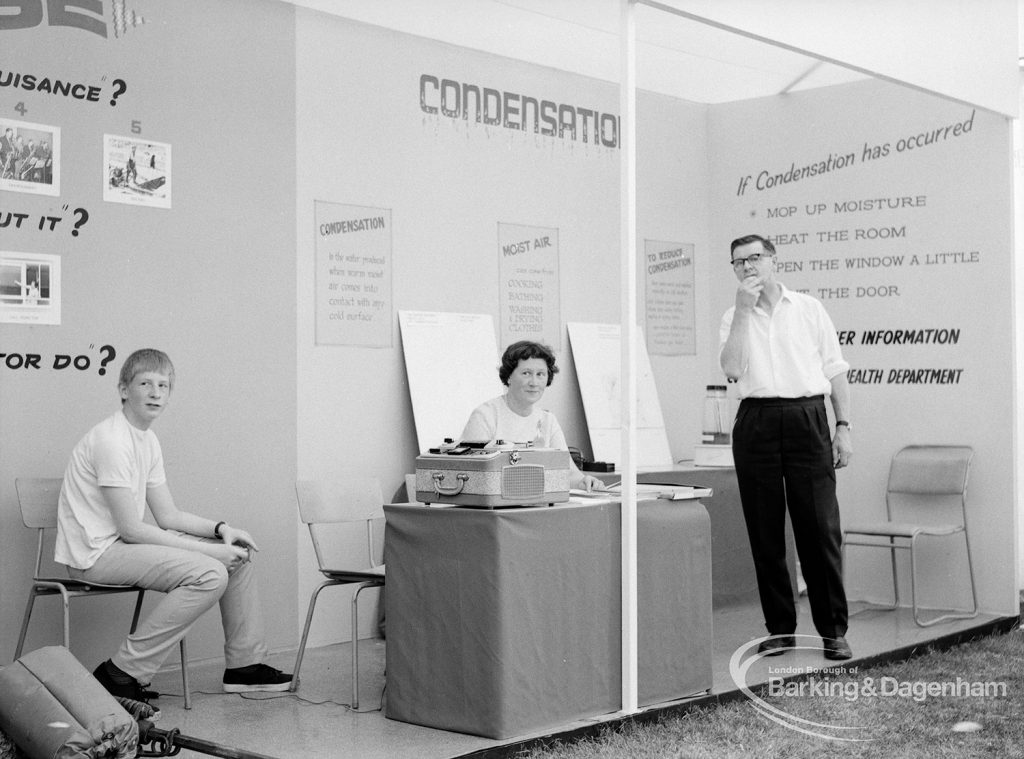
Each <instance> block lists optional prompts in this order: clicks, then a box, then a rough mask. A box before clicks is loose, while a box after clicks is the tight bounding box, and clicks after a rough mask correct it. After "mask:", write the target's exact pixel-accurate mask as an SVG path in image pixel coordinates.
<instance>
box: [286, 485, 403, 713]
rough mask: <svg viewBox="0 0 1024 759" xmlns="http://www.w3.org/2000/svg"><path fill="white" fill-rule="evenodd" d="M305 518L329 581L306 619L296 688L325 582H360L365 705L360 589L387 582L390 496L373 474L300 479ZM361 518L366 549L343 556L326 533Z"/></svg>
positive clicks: (355, 672)
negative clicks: (380, 528)
mask: <svg viewBox="0 0 1024 759" xmlns="http://www.w3.org/2000/svg"><path fill="white" fill-rule="evenodd" d="M295 494H296V497H297V500H298V506H299V518H300V519H301V520H302V521H303V522H304V523H305V524H306V526H307V527H308V528H309V536H310V539H311V540H312V541H313V551H314V553H315V554H316V561H317V567H318V569H319V570H320V573H321V574H322V575H323V576H324V578H325V579H324V581H323V582H322V583H320V585H319V586H318V587H317V588H316V590H314V591H313V595H312V596H311V597H310V599H309V609H308V610H307V612H306V624H305V626H304V627H303V629H302V640H301V641H300V642H299V650H298V654H297V656H296V659H295V668H294V670H293V675H292V684H291V688H290V689H291V690H292V691H294V690H295V689H296V688H297V687H298V681H299V669H300V667H301V666H302V657H303V655H304V654H305V651H306V640H307V638H308V637H309V628H310V625H311V624H312V622H313V610H314V608H315V607H316V600H317V597H318V596H319V595H320V591H322V590H323V589H324V588H329V587H332V586H335V585H355V586H356V587H355V592H354V593H353V594H352V708H353V709H358V708H359V594H360V593H361V592H362V591H363V590H365V589H366V588H374V587H382V586H383V585H384V565H383V564H379V563H377V561H376V558H375V554H376V541H375V540H374V529H373V526H374V524H375V523H377V524H379V523H380V522H382V521H383V519H384V497H383V494H382V492H381V487H380V482H379V481H378V480H377V479H376V478H373V477H352V478H349V479H347V480H344V481H333V482H332V481H326V480H299V481H297V482H296V483H295ZM354 524H359V525H360V526H361V527H362V529H363V530H364V531H365V535H366V554H365V556H359V557H348V556H347V557H346V558H345V560H344V561H338V560H336V559H335V557H334V556H331V555H329V554H328V550H327V547H326V542H327V541H326V537H327V536H326V535H325V533H327V532H328V531H329V529H330V526H331V525H342V526H345V525H349V526H351V525H354Z"/></svg>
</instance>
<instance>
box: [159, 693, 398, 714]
mask: <svg viewBox="0 0 1024 759" xmlns="http://www.w3.org/2000/svg"><path fill="white" fill-rule="evenodd" d="M197 693H198V694H199V695H202V696H224V695H236V696H239V697H240V698H243V699H245V700H246V701H275V700H277V699H281V698H291V699H295V700H296V701H298V702H299V703H301V704H307V705H309V706H326V705H332V706H340V707H342V708H343V709H346V710H347V711H350V712H353V713H354V714H372V713H374V712H381V711H384V691H381V694H380V706H379V707H377V708H376V709H353V708H352V704H346V703H344V702H342V701H335V700H334V699H330V698H327V699H324V700H323V701H314V700H313V699H311V698H306V697H304V696H300V695H299V694H298V693H292V692H291V691H287V692H284V693H270V692H266V693H260V692H254V693H235V694H226V693H224V691H219V690H217V691H213V690H194V691H192V694H193V695H195V694H197ZM160 697H161V698H183V696H182V695H181V694H180V693H160Z"/></svg>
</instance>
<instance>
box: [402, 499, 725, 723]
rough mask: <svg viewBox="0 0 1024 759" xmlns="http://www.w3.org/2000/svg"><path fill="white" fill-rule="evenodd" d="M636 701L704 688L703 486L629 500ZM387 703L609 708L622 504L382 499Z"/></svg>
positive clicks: (615, 688)
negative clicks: (634, 504) (492, 504)
mask: <svg viewBox="0 0 1024 759" xmlns="http://www.w3.org/2000/svg"><path fill="white" fill-rule="evenodd" d="M637 511H638V519H637V522H638V525H637V529H638V533H637V541H638V580H637V581H638V598H637V603H638V617H639V619H638V649H639V662H638V680H639V703H640V705H642V706H643V705H650V704H655V703H660V702H663V701H668V700H673V699H677V698H682V697H685V696H689V695H693V694H695V693H699V692H703V691H706V690H708V689H710V687H711V684H712V674H711V537H710V526H709V520H708V514H707V511H706V510H705V508H704V506H703V504H701V503H700V502H699V501H667V500H651V501H642V502H640V503H639V504H638V508H637ZM384 512H385V516H386V519H387V527H386V530H385V552H386V560H387V569H388V588H387V593H386V596H385V598H386V607H387V608H386V613H387V619H388V639H387V695H386V699H387V704H386V712H385V713H386V715H387V716H388V717H389V718H391V719H396V720H401V721H404V722H411V723H414V724H419V725H426V726H429V727H436V728H441V729H445V730H453V731H457V732H465V733H471V734H475V735H482V736H485V737H490V738H508V737H512V736H519V735H525V734H528V733H534V732H538V731H541V730H544V729H546V728H550V727H555V726H561V725H565V724H568V723H571V722H573V721H575V720H578V719H582V718H587V717H593V716H596V715H600V714H606V713H609V712H613V711H617V710H618V709H619V708H620V696H621V685H620V683H621V658H620V657H621V651H620V638H621V633H620V630H621V618H620V534H621V533H620V521H619V519H620V518H619V514H620V508H619V504H618V502H616V501H610V500H595V499H585V500H580V501H572V502H570V503H567V504H556V505H555V506H551V507H549V506H541V507H530V508H513V509H500V510H487V509H472V508H428V507H424V506H420V505H405V504H395V505H389V506H385V507H384Z"/></svg>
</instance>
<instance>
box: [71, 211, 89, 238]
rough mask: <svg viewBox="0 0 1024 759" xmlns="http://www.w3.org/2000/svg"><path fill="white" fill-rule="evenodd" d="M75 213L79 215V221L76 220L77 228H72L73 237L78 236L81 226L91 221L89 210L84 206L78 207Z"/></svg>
mask: <svg viewBox="0 0 1024 759" xmlns="http://www.w3.org/2000/svg"><path fill="white" fill-rule="evenodd" d="M75 214H76V215H77V216H78V221H76V222H75V228H74V229H72V230H71V236H72V237H78V229H79V227H84V226H85V222H87V221H89V212H88V211H86V210H85V209H84V208H76V209H75Z"/></svg>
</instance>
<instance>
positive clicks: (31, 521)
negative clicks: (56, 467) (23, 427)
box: [14, 477, 192, 709]
mask: <svg viewBox="0 0 1024 759" xmlns="http://www.w3.org/2000/svg"><path fill="white" fill-rule="evenodd" d="M61 482H62V480H61V479H60V478H33V477H19V478H17V479H15V481H14V487H15V490H16V491H17V493H18V504H19V506H20V508H21V521H22V522H23V523H24V525H25V526H26V527H28V528H30V529H34V530H36V533H37V537H36V562H35V570H34V572H33V574H32V588H31V589H30V591H29V596H28V604H27V605H26V607H25V617H24V619H23V620H22V622H21V632H20V633H19V635H18V645H17V647H16V648H15V651H14V658H15V659H18V658H19V657H20V656H21V652H22V649H23V648H24V646H25V637H26V635H27V634H28V626H29V621H30V620H31V618H32V609H33V607H34V606H35V601H36V598H38V597H40V596H56V595H59V596H60V597H61V601H62V604H63V623H64V647H65V648H70V644H71V599H72V598H90V597H97V596H106V595H111V594H114V593H134V594H135V595H136V598H135V610H134V612H133V613H132V623H131V627H129V632H130V633H133V632H135V628H136V627H137V626H138V624H139V615H140V613H141V612H142V600H143V598H144V597H145V594H146V589H145V588H139V587H136V586H134V585H107V584H103V583H96V582H87V581H86V580H76V579H73V578H71V577H68V576H67V574H66V572H65V571H64V569H63V567H62V566H61V565H58V564H57V563H56V562H54V561H53V560H52V558H47V559H45V560H44V553H47V554H48V555H49V557H52V555H53V554H52V543H53V540H52V537H49V536H52V535H53V534H54V533H55V532H56V529H57V502H58V500H59V498H60V488H61ZM44 561H45V563H44ZM62 573H63V574H62ZM179 649H180V651H181V684H182V688H183V689H184V694H183V698H184V705H185V708H186V709H191V708H192V697H191V692H190V690H189V679H188V650H187V647H186V645H185V640H184V638H183V639H182V640H181V643H180V644H179Z"/></svg>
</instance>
